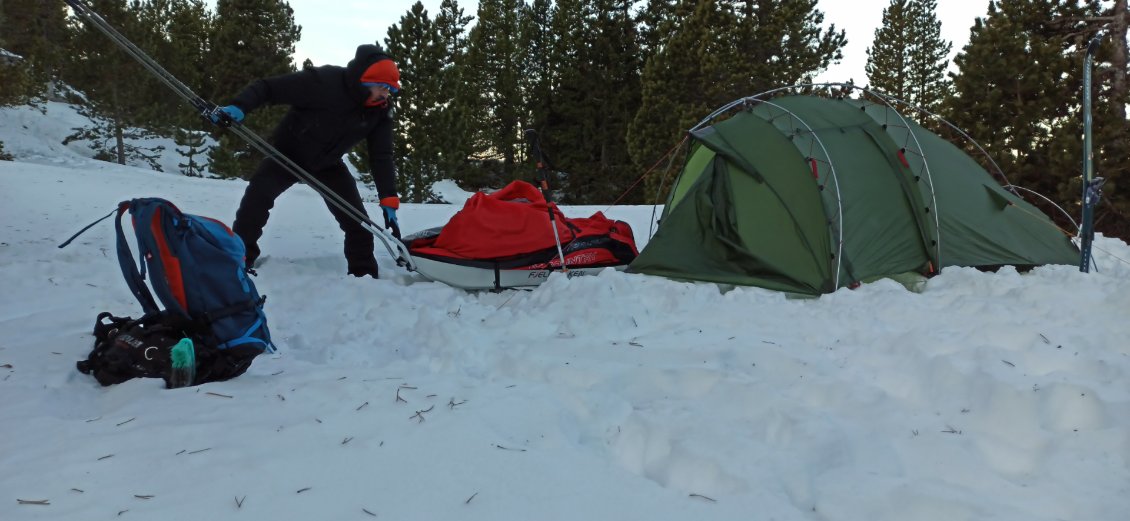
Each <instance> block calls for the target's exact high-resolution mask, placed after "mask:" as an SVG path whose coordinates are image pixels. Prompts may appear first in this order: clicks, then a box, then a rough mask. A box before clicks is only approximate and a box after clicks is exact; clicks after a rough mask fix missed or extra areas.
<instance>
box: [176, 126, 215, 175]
mask: <svg viewBox="0 0 1130 521" xmlns="http://www.w3.org/2000/svg"><path fill="white" fill-rule="evenodd" d="M207 136H208V133H207V132H203V131H191V130H184V129H180V128H178V129H176V130H175V131H174V134H173V139H174V142H175V143H176V145H177V148H176V151H177V155H179V156H181V157H183V158H184V162H183V163H178V164H177V167H179V168H180V169H181V170H180V173H182V174H184V175H186V176H188V177H204V167H206V166H207V164H206V163H205V162H203V161H201V159H202V158H201V156H203V155H204V151H203V148H204V144H205V143H206V142H207Z"/></svg>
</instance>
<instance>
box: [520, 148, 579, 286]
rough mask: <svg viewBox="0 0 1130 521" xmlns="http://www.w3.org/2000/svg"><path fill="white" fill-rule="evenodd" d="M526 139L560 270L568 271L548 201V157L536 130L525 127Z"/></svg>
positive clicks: (551, 207) (555, 217)
mask: <svg viewBox="0 0 1130 521" xmlns="http://www.w3.org/2000/svg"><path fill="white" fill-rule="evenodd" d="M526 139H527V140H529V142H530V148H531V149H532V151H533V153H534V156H535V157H536V159H537V162H538V173H537V181H538V188H539V189H540V190H541V195H542V197H544V198H545V206H546V208H547V209H548V210H549V226H550V227H551V228H553V240H554V242H556V243H557V255H558V256H559V257H560V258H561V271H569V267H568V266H566V265H565V251H564V250H563V249H562V248H561V236H560V235H559V234H558V233H557V214H555V213H554V212H553V205H551V204H550V202H549V172H550V168H551V167H550V166H549V158H547V157H545V153H544V152H542V150H541V140H540V139H538V133H537V131H536V130H534V129H532V128H527V129H526Z"/></svg>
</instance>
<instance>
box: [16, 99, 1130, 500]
mask: <svg viewBox="0 0 1130 521" xmlns="http://www.w3.org/2000/svg"><path fill="white" fill-rule="evenodd" d="M64 110H65V109H64V107H60V106H49V107H48V117H42V116H41V115H40V116H37V114H38V112H35V111H30V110H24V109H3V110H0V141H3V142H4V144H5V148H6V149H7V150H8V151H9V152H11V153H13V154H15V155H16V157H17V159H19V161H17V162H0V194H3V196H2V197H3V204H0V288H3V291H2V292H0V397H3V399H0V468H2V469H3V472H0V519H2V520H5V521H8V520H25V519H37V520H43V519H48V520H51V519H60V520H63V519H65V520H88V519H89V520H94V519H111V518H113V519H117V518H120V519H162V520H191V521H198V520H202V519H208V520H227V519H232V520H235V519H242V520H270V521H276V520H281V519H331V520H336V519H371V518H372V516H370V515H369V514H368V513H371V514H373V515H375V516H376V518H377V519H463V520H470V521H475V520H482V521H486V520H492V521H493V520H499V519H506V520H509V519H537V520H555V519H562V520H564V519H570V520H572V519H594V520H624V519H647V520H649V521H666V520H672V521H674V520H679V521H683V520H688V519H734V520H737V519H761V520H812V521H816V520H820V521H824V520H829V521H831V520H843V521H858V520H890V521H905V520H915V521H932V520H938V521H943V520H944V521H955V520H982V519H993V520H1016V521H1044V520H1047V521H1052V520H1061V519H1066V520H1110V521H1116V520H1123V519H1126V513H1127V512H1130V343H1128V342H1127V338H1128V337H1130V323H1128V321H1127V320H1126V309H1127V308H1128V307H1130V246H1127V245H1126V244H1125V243H1123V242H1121V241H1118V240H1114V239H1109V238H1102V237H1100V238H1098V239H1097V242H1096V246H1097V248H1096V252H1095V253H1096V260H1097V262H1098V265H1099V268H1100V271H1099V272H1098V273H1091V274H1087V275H1085V274H1081V273H1079V272H1078V270H1077V269H1076V268H1075V267H1071V266H1048V267H1041V268H1037V269H1035V270H1032V271H1031V272H1029V273H1024V274H1021V273H1018V272H1016V271H1015V270H1013V269H1010V268H1006V269H1003V270H1001V271H1000V272H999V273H982V272H979V271H976V270H972V269H960V268H955V269H947V270H945V272H944V273H942V274H941V275H940V276H938V277H936V278H934V279H931V280H930V281H929V283H928V284H927V286H926V287H925V289H924V291H923V292H922V293H912V292H909V291H907V290H905V289H904V288H903V287H902V286H901V285H899V284H897V283H894V282H891V281H880V282H877V283H874V284H868V285H865V286H863V287H861V288H859V289H857V290H841V291H838V292H836V293H834V294H831V295H825V296H823V297H821V298H813V299H804V298H789V297H787V296H786V295H784V294H781V293H775V292H771V291H767V290H762V289H757V288H733V289H729V288H719V287H718V286H716V285H713V284H695V283H685V282H675V281H670V280H666V279H662V278H657V277H650V276H644V275H635V274H625V273H620V272H615V271H605V272H604V273H603V274H601V275H600V276H596V277H581V278H574V279H568V278H565V277H562V276H558V275H554V276H553V277H551V278H550V280H549V281H548V282H546V283H545V284H544V285H542V286H540V287H538V288H537V289H535V290H532V291H509V292H502V293H489V292H483V293H467V292H463V291H459V290H455V289H452V288H449V287H447V286H444V285H443V284H440V283H436V282H429V281H426V280H423V279H422V277H420V276H419V275H416V274H411V273H407V272H405V271H403V270H402V269H399V268H397V267H396V266H395V265H394V263H393V261H392V259H391V258H390V257H388V255H387V253H385V251H384V250H383V249H381V248H378V258H379V261H380V264H381V273H382V276H383V277H384V278H382V279H381V280H372V279H355V278H353V277H348V276H346V275H345V261H344V259H343V257H342V255H341V236H340V235H341V232H340V231H339V230H338V228H337V225H336V223H335V222H334V221H333V219H332V218H331V217H330V215H329V212H327V211H326V210H325V208H324V204H323V203H322V202H321V201H320V200H319V198H318V197H317V196H316V195H315V194H314V193H313V192H312V191H310V189H309V188H308V187H305V186H296V187H295V188H294V189H292V190H290V191H289V192H287V193H286V194H285V195H284V196H283V197H282V198H280V200H279V201H278V204H277V205H276V207H275V211H274V213H273V216H272V218H271V221H270V223H269V225H268V227H267V230H266V236H265V238H264V241H263V244H262V246H263V249H264V252H265V253H267V254H269V255H270V260H269V261H268V262H267V263H266V264H264V265H263V267H262V269H261V270H260V271H259V276H258V278H257V279H256V284H257V285H258V288H259V290H260V292H261V293H263V294H265V295H267V296H268V300H267V304H266V311H267V314H268V318H269V321H270V326H271V330H272V333H273V337H274V339H275V341H276V342H277V343H278V344H279V347H280V352H279V353H278V354H276V355H265V356H262V357H260V358H258V359H257V360H256V361H255V363H254V365H253V366H252V367H251V369H250V370H249V371H248V373H247V374H245V375H243V376H241V377H239V378H236V379H234V380H231V381H228V382H221V383H211V384H206V385H202V386H198V387H192V388H185V389H176V390H165V389H164V388H163V384H162V383H161V382H160V381H159V380H134V381H130V382H127V383H125V384H121V385H117V386H113V387H106V388H103V387H100V386H99V385H98V384H97V383H96V382H95V381H94V379H93V378H92V377H89V376H86V375H83V374H80V373H78V372H77V371H76V370H75V368H74V362H75V361H77V360H80V359H83V358H85V356H86V354H87V352H88V350H89V349H90V347H91V346H90V343H91V336H90V331H91V328H92V325H93V322H94V318H95V316H96V315H97V313H98V312H100V311H111V312H113V313H115V314H118V315H131V314H132V315H134V316H136V315H137V314H138V312H139V306H138V304H137V303H136V302H135V301H134V299H133V297H132V296H131V295H130V293H129V291H128V289H127V288H126V286H125V283H124V282H123V281H122V278H121V274H120V271H119V268H118V264H117V261H116V259H115V258H114V250H113V244H114V240H113V226H112V225H111V224H110V223H109V222H108V221H107V222H103V223H100V224H99V225H97V226H95V227H93V228H92V229H91V230H90V231H88V232H87V233H86V234H85V235H83V236H81V237H80V238H79V239H78V240H77V241H76V242H75V243H73V244H72V245H70V246H68V247H67V248H65V249H61V250H60V249H58V248H57V247H56V246H57V245H58V244H59V243H61V242H62V241H63V240H64V239H66V238H67V237H69V236H70V235H71V234H72V233H74V232H75V231H77V230H78V229H80V228H81V227H82V226H84V225H86V224H87V223H89V222H90V221H93V220H94V219H95V218H97V217H100V216H102V215H104V214H106V213H107V212H109V211H110V210H111V209H112V208H113V207H114V205H115V204H116V203H117V202H118V201H121V200H124V199H129V198H132V197H141V196H158V197H166V198H169V199H171V200H172V201H174V202H175V203H176V204H178V205H179V206H180V207H181V208H183V209H184V210H185V211H189V212H191V213H197V214H202V215H208V216H213V217H217V218H220V219H222V220H225V221H229V222H230V219H231V217H232V216H233V215H234V212H235V208H236V206H237V204H238V202H239V199H240V196H241V194H242V190H243V187H244V183H243V182H242V181H221V180H211V179H199V178H187V177H182V176H180V175H177V174H175V173H157V172H152V171H149V170H143V169H139V168H133V167H123V166H118V165H113V164H109V163H102V162H96V161H92V160H89V159H87V157H88V155H89V154H88V152H89V151H88V150H84V149H83V148H82V146H81V144H72V145H71V146H68V147H63V146H61V145H59V144H58V142H59V141H60V140H61V137H60V136H59V134H60V132H62V131H63V130H62V129H63V127H66V126H67V125H69V124H70V123H69V122H67V121H60V120H63V119H65V117H63V116H60V114H62V115H65V114H66V113H65V112H64ZM450 188H451V187H447V189H444V190H443V191H442V192H443V193H444V194H445V197H446V194H448V193H449V192H451V191H452V190H450ZM455 195H457V194H455ZM464 197H465V195H464ZM449 200H450V199H449ZM453 202H454V201H453ZM458 208H459V205H458V204H456V205H418V204H405V205H403V207H402V209H401V211H400V221H401V224H402V226H403V227H404V231H405V233H411V232H414V231H417V230H420V229H423V228H428V227H432V226H438V225H442V224H443V223H444V222H446V220H447V219H448V218H449V217H450V216H451V215H452V214H453V213H454V212H455V211H456V210H457V209H458ZM376 210H377V209H376V207H375V205H373V206H372V207H371V208H370V213H375V211H376ZM565 210H566V213H567V214H569V215H588V214H589V213H591V212H592V211H594V210H604V211H606V213H607V214H608V215H609V216H610V217H613V218H619V219H624V220H627V221H629V222H630V223H631V224H632V226H633V228H634V229H635V230H636V232H637V235H638V236H639V237H638V239H639V241H640V243H641V246H642V245H643V244H644V243H646V237H645V235H646V234H647V229H648V223H649V221H650V220H651V210H652V209H651V207H613V208H603V207H601V208H598V207H585V208H580V207H573V208H566V209H565ZM398 397H399V398H400V400H398V399H397V398H398ZM19 500H25V501H28V500H32V501H34V500H46V501H48V502H49V504H48V505H37V504H20V501H19Z"/></svg>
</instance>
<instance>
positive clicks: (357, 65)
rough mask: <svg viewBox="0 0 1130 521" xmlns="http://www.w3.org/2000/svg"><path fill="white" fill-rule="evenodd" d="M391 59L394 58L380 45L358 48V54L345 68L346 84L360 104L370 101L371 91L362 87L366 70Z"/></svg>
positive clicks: (365, 45)
mask: <svg viewBox="0 0 1130 521" xmlns="http://www.w3.org/2000/svg"><path fill="white" fill-rule="evenodd" d="M390 59H392V58H391V57H389V55H387V54H385V52H384V49H381V48H380V46H378V45H373V44H371V43H367V44H364V45H361V46H358V47H357V54H355V55H354V56H353V59H352V60H349V64H348V65H346V66H345V84H346V88H347V89H349V91H350V92H352V93H353V95H354V97H355V98H356V99H357V102H358V103H364V102H365V100H367V99H369V89H367V88H365V86H363V85H361V75H362V74H365V70H366V69H368V68H369V66H370V65H372V64H374V63H377V62H379V61H381V60H390Z"/></svg>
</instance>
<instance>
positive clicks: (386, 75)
mask: <svg viewBox="0 0 1130 521" xmlns="http://www.w3.org/2000/svg"><path fill="white" fill-rule="evenodd" d="M361 83H387V84H389V85H392V86H393V88H395V89H396V90H400V69H397V68H396V63H395V62H393V61H392V60H390V59H388V58H385V59H383V60H381V61H379V62H376V63H374V64H372V65H370V66H369V68H368V69H365V73H364V74H362V75H361Z"/></svg>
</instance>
